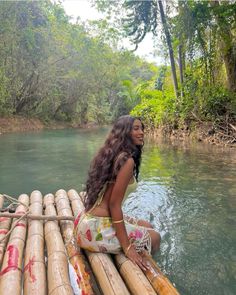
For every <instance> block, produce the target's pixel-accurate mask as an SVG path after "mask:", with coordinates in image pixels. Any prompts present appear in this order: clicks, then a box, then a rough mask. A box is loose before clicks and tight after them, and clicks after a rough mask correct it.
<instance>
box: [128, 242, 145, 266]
mask: <svg viewBox="0 0 236 295" xmlns="http://www.w3.org/2000/svg"><path fill="white" fill-rule="evenodd" d="M125 256H126V257H127V258H129V259H130V260H131V261H132V262H133V263H134V264H137V265H138V266H139V267H140V268H141V269H142V270H144V271H146V270H148V268H149V267H148V263H147V261H146V259H145V258H143V257H142V256H141V255H139V254H138V252H137V251H136V249H135V247H134V246H133V245H131V246H130V247H128V248H127V249H126V251H125Z"/></svg>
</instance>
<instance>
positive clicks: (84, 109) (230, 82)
mask: <svg viewBox="0 0 236 295" xmlns="http://www.w3.org/2000/svg"><path fill="white" fill-rule="evenodd" d="M91 2H92V3H93V4H94V5H95V6H96V7H97V8H98V9H99V10H102V11H103V12H104V13H106V12H107V14H106V17H104V19H103V20H98V21H93V22H89V23H88V22H87V23H82V22H81V21H80V20H79V19H78V21H77V23H72V22H71V21H70V18H69V17H68V16H67V15H66V13H65V11H64V9H63V8H62V6H61V5H60V4H55V3H53V2H51V1H50V0H44V1H1V2H0V37H1V38H0V54H1V60H0V114H2V115H7V114H10V115H14V114H22V115H26V116H37V117H39V118H41V119H44V120H49V121H50V120H63V121H65V120H66V121H71V122H75V123H77V124H86V123H88V122H96V123H98V124H103V123H106V122H110V121H112V120H113V119H115V118H116V117H118V116H119V115H121V114H125V113H128V112H130V111H132V113H133V114H136V115H139V116H142V117H143V118H145V120H146V123H147V124H148V125H149V126H150V127H154V128H155V127H157V126H159V125H169V126H170V125H172V126H178V125H181V124H182V123H184V124H185V123H186V122H190V121H191V120H197V121H200V122H202V121H207V120H208V121H217V122H218V121H223V120H224V121H227V122H229V123H230V124H231V125H230V126H233V127H234V122H235V120H236V3H235V1H233V0H228V1H218V0H215V1H202V0H198V1H193V0H182V1H178V0H172V1H164V0H150V1H132V0H121V1H118V2H117V1H106V0H91ZM147 33H149V34H152V35H153V38H154V39H156V43H158V48H157V49H160V48H161V51H160V52H162V58H163V65H161V66H158V67H157V66H155V65H154V64H151V63H148V62H146V61H144V60H142V59H140V58H138V57H137V56H135V55H134V53H131V52H129V51H127V50H125V49H124V48H123V45H122V43H121V41H122V40H123V38H124V36H126V37H128V38H130V40H131V41H132V42H133V44H134V47H138V46H139V44H140V42H142V41H143V39H144V38H145V36H146V34H147ZM233 127H232V128H233Z"/></svg>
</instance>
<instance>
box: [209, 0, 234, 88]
mask: <svg viewBox="0 0 236 295" xmlns="http://www.w3.org/2000/svg"><path fill="white" fill-rule="evenodd" d="M211 6H212V7H217V6H220V3H219V1H218V0H215V1H211ZM214 14H215V18H216V21H217V24H218V27H219V36H220V38H219V39H220V40H219V47H220V51H221V54H222V58H223V60H224V64H225V69H226V75H227V82H228V89H229V90H230V91H232V92H235V91H236V50H235V48H236V43H235V41H234V37H233V35H232V32H231V28H230V25H229V24H228V23H227V22H226V21H225V20H224V19H223V17H222V16H221V15H219V14H217V13H216V12H214Z"/></svg>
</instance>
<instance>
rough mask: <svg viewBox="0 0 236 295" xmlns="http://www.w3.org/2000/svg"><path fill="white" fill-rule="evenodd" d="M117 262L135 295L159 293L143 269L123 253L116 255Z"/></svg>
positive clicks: (154, 294)
mask: <svg viewBox="0 0 236 295" xmlns="http://www.w3.org/2000/svg"><path fill="white" fill-rule="evenodd" d="M115 262H116V265H117V268H118V269H119V272H120V274H121V276H122V278H123V279H124V281H125V283H126V285H127V286H128V287H129V290H130V291H131V293H132V294H133V295H140V294H142V295H156V294H157V293H156V292H155V290H154V289H153V287H152V286H151V284H150V282H149V281H148V279H147V278H146V276H145V275H144V273H143V272H142V271H141V269H140V268H139V267H138V266H137V265H135V264H134V263H132V261H130V259H128V258H127V257H126V256H125V255H124V254H123V253H120V254H117V255H115Z"/></svg>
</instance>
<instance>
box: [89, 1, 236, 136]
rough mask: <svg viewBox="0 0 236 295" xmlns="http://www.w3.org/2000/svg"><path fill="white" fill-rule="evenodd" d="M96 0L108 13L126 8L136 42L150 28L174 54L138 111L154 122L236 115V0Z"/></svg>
mask: <svg viewBox="0 0 236 295" xmlns="http://www.w3.org/2000/svg"><path fill="white" fill-rule="evenodd" d="M94 2H95V4H96V5H97V7H98V8H99V9H101V10H103V11H109V15H111V12H113V13H115V15H116V17H117V15H118V13H117V9H119V11H122V12H121V13H120V14H119V15H121V18H122V23H123V25H122V28H123V31H124V33H125V34H126V36H127V37H129V38H130V40H131V41H132V42H133V43H134V44H135V46H136V47H138V45H139V43H140V42H142V40H143V39H144V38H145V36H146V34H147V33H149V34H152V35H153V38H154V39H156V40H158V42H159V46H160V47H162V52H163V48H165V53H164V55H163V57H164V56H168V57H169V62H168V61H167V63H166V67H160V68H159V70H158V72H157V76H156V80H155V81H154V84H151V83H149V84H146V85H148V88H147V89H146V90H145V91H142V93H140V99H141V103H140V104H139V105H137V106H136V107H135V108H134V109H133V111H132V113H133V114H138V115H142V116H144V117H145V118H146V120H147V122H148V124H149V125H151V126H154V127H156V126H158V125H160V124H173V126H174V125H176V124H177V125H179V124H182V123H183V122H186V121H188V122H189V120H198V121H200V122H202V121H206V120H210V121H216V120H217V121H219V120H226V121H227V122H228V121H231V122H234V121H235V120H236V50H235V49H236V3H235V1H230V0H229V1H217V0H216V1H201V0H198V1H192V0H181V1H177V0H176V1H175V0H173V1H164V0H153V1H132V0H123V1H119V7H118V8H117V5H115V3H114V2H113V1H104V0H96V1H94ZM170 71H171V76H172V85H170ZM155 89H156V90H155ZM157 90H159V91H157ZM230 126H233V125H232V124H231V125H230ZM233 127H235V126H233ZM233 127H232V128H233ZM233 130H234V128H233ZM235 130H236V129H235ZM235 130H234V132H235Z"/></svg>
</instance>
